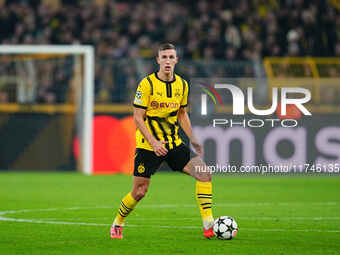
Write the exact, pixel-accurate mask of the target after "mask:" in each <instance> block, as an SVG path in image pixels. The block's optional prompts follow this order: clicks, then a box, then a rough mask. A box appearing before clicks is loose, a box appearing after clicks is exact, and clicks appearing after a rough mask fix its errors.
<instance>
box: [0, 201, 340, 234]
mask: <svg viewBox="0 0 340 255" xmlns="http://www.w3.org/2000/svg"><path fill="white" fill-rule="evenodd" d="M254 204H257V205H259V204H262V205H263V204H269V203H254ZM278 204H281V205H288V203H278ZM300 204H302V203H300ZM305 204H306V203H305ZM308 204H314V205H323V206H324V205H336V204H337V202H325V203H322V202H313V203H308ZM228 205H229V206H230V205H231V204H228ZM240 205H241V204H240ZM242 205H245V204H242ZM272 205H274V204H273V203H272ZM149 206H152V205H149ZM163 206H164V205H163ZM167 206H169V205H167ZM171 206H174V207H179V206H181V207H182V205H175V204H174V205H171ZM195 206H196V205H195ZM217 206H220V204H217ZM103 208H105V209H108V208H112V206H95V207H69V208H46V209H23V210H9V211H0V221H7V222H25V223H39V224H55V225H83V226H110V225H109V224H104V223H90V222H68V221H55V220H46V219H17V218H8V217H3V216H4V215H6V214H16V213H29V212H44V211H46V212H48V211H58V210H83V209H103ZM238 218H240V219H241V218H248V219H254V218H255V219H256V217H242V216H241V217H238ZM260 218H262V219H264V220H273V219H275V220H276V219H281V218H276V217H259V218H258V219H260ZM283 218H286V219H292V218H295V219H303V218H310V219H314V220H322V219H325V218H329V219H335V218H340V217H336V216H335V217H283ZM190 219H191V218H190ZM127 226H128V227H151V228H169V229H200V228H201V227H199V226H166V225H150V224H148V225H133V224H127ZM242 230H245V231H266V232H319V233H340V230H319V229H259V228H242Z"/></svg>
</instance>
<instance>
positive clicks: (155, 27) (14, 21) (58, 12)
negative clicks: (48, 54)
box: [0, 0, 340, 102]
mask: <svg viewBox="0 0 340 255" xmlns="http://www.w3.org/2000/svg"><path fill="white" fill-rule="evenodd" d="M333 2H334V1H326V0H310V1H307V0H252V1H248V0H239V1H223V0H215V1H206V0H199V1H189V0H188V1H160V0H155V1H132V0H129V1H109V0H87V1H86V0H83V1H77V0H55V1H52V0H7V1H6V0H2V1H0V26H1V30H0V43H1V44H91V45H94V46H95V48H96V58H97V61H96V63H101V64H99V65H98V68H97V69H96V74H97V75H96V91H97V95H98V97H99V98H97V99H98V101H101V100H103V101H106V100H109V101H114V102H121V101H125V100H126V98H127V96H126V93H127V90H126V87H129V86H132V84H134V85H133V86H135V84H136V82H137V80H138V79H139V78H140V77H139V76H140V75H138V74H137V72H136V70H128V69H131V68H132V67H131V66H129V65H126V66H124V64H123V67H122V68H123V71H122V70H121V69H120V66H118V67H116V63H115V62H114V61H115V60H118V59H119V60H120V59H123V58H124V59H126V58H131V59H136V58H143V59H150V58H153V57H154V55H155V49H157V46H158V44H159V42H166V41H169V42H172V43H174V44H175V45H176V46H177V48H178V53H179V55H180V56H181V57H183V59H186V60H194V61H203V62H204V63H205V64H209V63H211V62H213V61H216V60H220V61H225V62H226V63H227V62H228V61H235V60H241V61H257V60H261V59H262V58H264V57H266V56H332V57H333V56H338V57H340V11H339V9H337V5H336V3H333ZM108 63H109V66H111V67H108ZM132 69H133V68H132ZM199 69H200V68H196V67H193V70H185V72H186V74H187V75H188V76H190V75H197V74H199V75H200V76H209V71H208V72H207V73H204V74H202V73H200V70H199ZM201 69H202V68H201ZM208 69H209V68H204V70H208ZM212 69H213V70H215V68H214V67H213V68H212ZM222 69H223V68H222ZM250 69H251V68H250ZM250 69H249V68H247V67H246V68H243V69H242V71H241V72H240V70H236V73H235V70H233V71H232V73H230V72H228V70H229V69H228V68H224V70H221V72H220V73H221V75H230V74H231V75H233V76H238V75H246V76H252V75H254V73H253V70H250ZM150 70H152V67H151V68H150ZM115 72H117V75H115V74H114V73H115ZM122 72H123V73H127V74H128V75H130V76H129V77H121V76H122V75H121V73H122ZM112 73H113V77H111V78H110V77H109V76H110V75H111V76H112ZM186 74H184V76H185V75H186ZM131 75H132V76H131ZM117 76H120V77H117ZM131 77H134V79H132V78H131ZM117 79H118V80H119V79H120V82H122V79H123V80H124V81H123V84H125V86H124V88H121V87H120V88H117V85H116V84H117ZM110 80H111V83H112V84H110V85H107V83H110ZM103 84H106V85H103ZM119 84H122V83H119ZM129 84H131V85H129ZM103 86H104V87H108V90H107V92H106V94H105V91H104V93H103V92H102V87H103ZM100 93H101V94H102V95H103V96H100ZM107 93H108V94H109V96H108V95H107ZM100 98H102V99H100ZM107 98H109V99H107Z"/></svg>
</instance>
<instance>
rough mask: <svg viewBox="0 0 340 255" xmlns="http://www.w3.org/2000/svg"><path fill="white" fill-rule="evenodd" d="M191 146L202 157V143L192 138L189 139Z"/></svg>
mask: <svg viewBox="0 0 340 255" xmlns="http://www.w3.org/2000/svg"><path fill="white" fill-rule="evenodd" d="M190 142H191V144H192V146H193V147H194V149H195V151H196V153H197V154H198V155H199V156H200V157H202V156H203V147H202V145H201V144H200V143H199V142H198V141H197V140H196V139H193V140H191V141H190Z"/></svg>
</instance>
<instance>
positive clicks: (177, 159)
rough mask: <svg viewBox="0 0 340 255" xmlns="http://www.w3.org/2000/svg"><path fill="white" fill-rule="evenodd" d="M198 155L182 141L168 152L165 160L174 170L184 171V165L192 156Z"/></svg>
mask: <svg viewBox="0 0 340 255" xmlns="http://www.w3.org/2000/svg"><path fill="white" fill-rule="evenodd" d="M196 156H197V155H196V154H195V153H194V152H193V151H191V150H190V148H189V147H188V146H186V145H185V144H183V143H182V144H181V145H179V146H178V147H176V148H174V149H172V150H170V151H169V152H168V154H167V156H166V158H165V161H166V162H167V163H168V165H169V167H170V168H171V169H172V170H173V171H179V172H184V167H185V166H186V165H187V164H188V162H189V161H190V160H191V158H193V157H196Z"/></svg>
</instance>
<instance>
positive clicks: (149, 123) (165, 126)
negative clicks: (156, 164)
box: [133, 73, 189, 151]
mask: <svg viewBox="0 0 340 255" xmlns="http://www.w3.org/2000/svg"><path fill="white" fill-rule="evenodd" d="M188 94H189V84H188V82H187V81H185V80H184V79H183V78H182V77H180V76H178V75H176V74H175V75H174V79H173V80H172V81H163V80H161V79H160V78H159V77H158V75H157V73H153V74H150V75H149V76H147V77H145V78H144V79H143V80H142V81H141V82H140V83H139V85H138V88H137V91H136V96H135V99H134V102H133V105H134V107H139V108H143V109H145V110H146V119H145V125H146V127H147V129H148V130H149V131H150V133H151V134H152V135H153V136H154V137H155V138H156V139H157V140H162V141H167V142H168V143H167V144H166V145H165V147H166V148H167V149H168V150H171V149H173V148H175V147H177V146H178V145H180V144H181V143H182V140H181V138H180V137H179V136H178V129H179V126H178V122H177V113H178V110H179V108H180V107H186V106H187V104H188ZM136 147H137V148H141V149H146V150H150V151H152V150H153V149H152V147H151V145H150V144H149V142H148V141H147V140H146V139H145V138H144V136H143V134H142V133H141V132H140V130H139V129H137V131H136Z"/></svg>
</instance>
